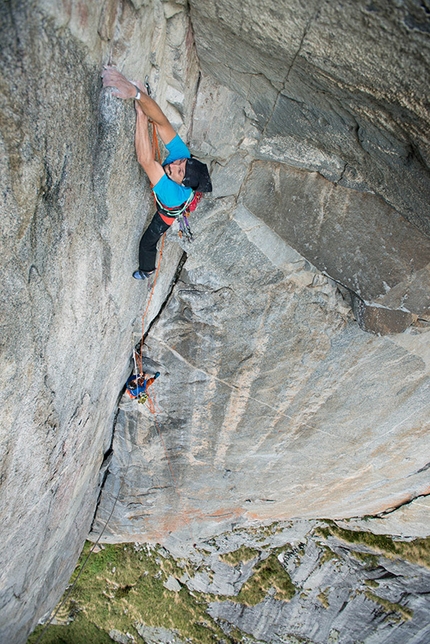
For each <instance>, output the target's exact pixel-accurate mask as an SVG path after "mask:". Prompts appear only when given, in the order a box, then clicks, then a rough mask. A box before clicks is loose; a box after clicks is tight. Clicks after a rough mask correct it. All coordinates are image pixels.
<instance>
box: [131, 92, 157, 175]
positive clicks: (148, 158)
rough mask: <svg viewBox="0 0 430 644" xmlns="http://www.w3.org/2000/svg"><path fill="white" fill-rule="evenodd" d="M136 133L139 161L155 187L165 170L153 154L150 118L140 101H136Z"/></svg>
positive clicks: (135, 140) (135, 139) (135, 142)
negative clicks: (149, 125) (149, 126)
mask: <svg viewBox="0 0 430 644" xmlns="http://www.w3.org/2000/svg"><path fill="white" fill-rule="evenodd" d="M135 107H136V132H135V136H134V144H135V146H136V155H137V160H138V161H139V163H140V165H141V166H142V168H143V169H144V170H145V172H146V174H147V175H148V177H149V180H150V182H151V183H152V185H153V186H155V184H156V183H157V181H159V180H160V179H161V177H162V176H163V175H164V170H163V168H162V166H161V165H160V163H158V161H155V159H154V157H153V153H152V144H151V140H150V138H149V133H148V117H147V115H146V114H145V112H144V111H143V109H142V107H141V105H140V101H139V102H138V101H136V105H135Z"/></svg>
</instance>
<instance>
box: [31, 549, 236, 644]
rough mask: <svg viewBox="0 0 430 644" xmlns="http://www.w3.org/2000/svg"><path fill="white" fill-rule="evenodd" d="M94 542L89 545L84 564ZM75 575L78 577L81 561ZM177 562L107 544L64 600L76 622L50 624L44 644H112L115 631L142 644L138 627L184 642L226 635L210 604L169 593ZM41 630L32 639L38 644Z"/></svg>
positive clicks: (150, 552) (152, 551)
mask: <svg viewBox="0 0 430 644" xmlns="http://www.w3.org/2000/svg"><path fill="white" fill-rule="evenodd" d="M89 548H90V544H86V545H85V548H84V551H83V553H82V556H81V561H82V559H83V558H85V557H86V555H87V552H88V550H89ZM81 561H80V562H79V563H78V567H77V569H76V571H75V573H74V575H73V576H72V579H71V583H73V581H74V579H75V578H76V576H77V571H78V569H79V567H80V563H81ZM183 572H184V571H183V570H181V569H180V568H179V567H178V565H177V563H176V562H175V560H174V559H172V558H170V557H166V556H161V555H160V554H159V553H158V552H157V549H147V548H145V547H144V548H142V549H136V548H135V547H134V546H133V544H127V545H123V544H122V545H107V546H105V548H104V549H103V550H101V551H100V552H98V553H93V554H91V556H90V558H89V559H88V561H87V563H86V565H85V568H84V569H83V572H82V574H81V575H80V577H79V579H78V581H77V583H76V585H75V586H74V588H73V591H72V593H71V594H70V596H69V598H68V599H67V601H66V604H65V609H66V612H67V613H68V614H69V615H71V616H73V618H74V619H73V621H72V622H71V623H70V624H68V625H64V626H49V627H48V628H47V629H46V631H45V633H44V635H43V638H42V640H41V644H58V643H60V642H64V644H78V643H80V642H82V644H89V642H91V644H99V643H100V644H104V643H105V642H111V641H112V640H110V638H109V636H108V633H109V631H110V630H112V629H116V630H118V631H121V632H122V633H126V632H129V633H131V634H132V635H133V636H134V637H135V639H136V641H142V640H141V638H140V636H139V635H138V633H137V630H136V624H139V623H144V624H146V625H147V626H154V627H161V626H162V627H164V628H167V629H171V630H175V631H176V632H177V633H178V636H179V637H180V638H181V639H186V640H187V641H189V642H193V643H196V644H197V643H198V644H206V643H211V644H213V642H216V641H218V640H219V639H221V638H223V639H224V640H225V641H226V642H233V641H240V640H231V639H229V638H228V637H226V636H225V635H224V634H223V633H222V631H221V629H220V628H219V626H218V625H217V624H216V623H215V622H214V621H213V620H212V619H211V617H210V616H209V615H208V614H207V613H206V609H207V605H208V602H207V600H205V599H204V597H203V596H201V595H199V594H198V593H193V595H191V593H190V592H189V591H188V590H187V588H186V587H184V586H183V587H182V589H181V590H180V591H179V592H174V591H170V590H167V589H166V588H165V587H164V585H163V583H164V582H165V581H166V580H167V579H168V577H169V576H170V575H172V576H174V577H178V576H181V575H182V574H183ZM63 612H64V610H63ZM40 631H41V627H38V629H36V631H35V632H34V633H33V635H32V636H31V637H30V639H29V640H28V644H34V643H35V642H36V640H37V638H38V636H39V634H40Z"/></svg>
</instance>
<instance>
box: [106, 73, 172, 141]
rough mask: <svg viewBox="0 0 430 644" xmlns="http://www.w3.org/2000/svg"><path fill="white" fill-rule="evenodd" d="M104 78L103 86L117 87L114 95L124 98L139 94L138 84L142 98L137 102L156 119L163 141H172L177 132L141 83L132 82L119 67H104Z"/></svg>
mask: <svg viewBox="0 0 430 644" xmlns="http://www.w3.org/2000/svg"><path fill="white" fill-rule="evenodd" d="M102 78H103V87H115V88H116V90H115V91H113V92H112V93H113V95H114V96H117V97H118V98H122V99H127V98H135V96H136V94H137V90H136V86H137V87H139V89H140V99H139V100H138V101H136V103H139V105H140V107H141V108H142V110H143V112H144V113H145V114H146V116H147V117H148V118H149V119H151V121H154V123H155V124H156V126H157V130H158V134H159V135H160V138H161V140H162V141H163V143H165V144H166V143H170V141H171V140H172V139H173V138H174V137H175V136H176V132H175V130H174V129H173V127H172V126H171V124H170V121H169V119H168V118H167V116H166V115H165V114H164V112H163V111H162V109H161V108H160V106H159V105H157V103H156V102H155V101H154V100H153V99H152V98H151V97H150V96H148V94H147V93H146V90H145V89H144V88H143V85H142V84H141V83H136V84H134V83H132V82H131V81H129V80H128V79H127V78H126V77H125V76H124V74H121V72H119V71H118V70H117V69H115V68H114V67H108V66H105V68H104V69H103V73H102Z"/></svg>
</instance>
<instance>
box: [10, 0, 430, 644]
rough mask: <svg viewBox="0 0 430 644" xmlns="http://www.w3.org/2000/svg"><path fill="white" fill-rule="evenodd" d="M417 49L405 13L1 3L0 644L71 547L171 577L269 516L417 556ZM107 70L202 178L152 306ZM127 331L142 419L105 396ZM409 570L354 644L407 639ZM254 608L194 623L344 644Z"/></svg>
mask: <svg viewBox="0 0 430 644" xmlns="http://www.w3.org/2000/svg"><path fill="white" fill-rule="evenodd" d="M429 34H430V7H429V6H428V3H426V2H419V1H418V0H404V1H401V0H398V1H396V2H389V1H388V0H375V1H373V2H367V1H364V0H360V1H358V2H357V1H353V0H347V1H345V2H336V1H330V2H329V1H323V0H309V1H308V2H307V3H302V2H298V0H281V1H279V0H276V1H275V0H242V1H241V2H236V1H233V0H208V1H207V2H204V3H201V2H200V3H198V2H196V1H195V0H191V1H190V3H189V4H188V3H187V2H186V0H181V1H179V0H178V2H173V1H172V2H163V1H161V0H147V1H145V2H143V1H142V0H105V1H104V2H103V3H90V2H88V3H85V2H78V1H77V0H76V1H75V0H71V1H70V2H67V3H66V2H63V3H60V2H55V1H52V0H35V1H34V2H32V3H26V2H21V1H19V0H7V1H5V2H2V3H0V43H1V45H0V81H1V82H0V181H1V192H0V199H1V203H2V217H1V226H2V236H1V244H2V247H1V257H2V268H1V271H2V272H1V294H2V307H1V324H2V333H1V341H2V352H1V370H0V373H1V380H2V388H1V406H0V409H1V412H0V413H1V423H0V447H1V451H0V454H1V472H0V494H1V503H0V513H1V514H0V517H1V524H2V543H1V550H0V607H1V611H0V614H1V617H0V641H1V642H8V643H10V644H21V643H23V642H25V641H26V638H27V635H28V633H29V632H30V631H31V630H32V629H33V628H34V627H35V625H36V623H37V621H38V620H39V619H40V618H42V617H43V616H44V615H45V614H47V613H48V612H49V611H50V610H51V609H52V608H53V607H54V606H55V604H56V602H57V600H58V598H59V597H60V595H61V594H62V592H63V590H64V588H65V587H66V584H67V582H68V579H69V577H70V574H71V572H72V570H73V568H74V566H75V564H76V561H77V558H78V555H79V552H80V551H81V549H82V545H83V543H84V540H85V538H86V537H87V536H88V533H89V532H90V537H91V539H94V540H95V539H97V538H98V537H99V536H100V534H101V532H102V531H103V535H102V541H107V542H115V543H118V542H123V541H140V542H152V543H155V542H158V543H161V544H163V546H164V548H167V549H168V550H170V552H171V553H173V554H174V555H175V556H179V555H180V556H186V555H187V553H188V552H189V551H190V549H191V548H192V546H193V544H198V543H199V542H200V541H202V540H206V541H208V540H210V539H212V538H215V537H216V535H220V534H221V533H224V534H227V535H228V534H230V533H231V532H232V530H233V529H236V530H237V529H240V530H242V529H243V530H246V529H248V528H252V526H259V525H260V524H261V523H262V522H264V524H265V525H268V524H270V523H271V522H273V521H285V522H288V521H290V520H292V519H298V520H300V521H301V522H303V523H302V524H301V525H303V526H305V527H303V528H301V530H302V533H303V535H306V534H307V533H308V532H309V531H310V530H311V528H312V526H313V525H314V523H312V521H313V520H315V519H318V518H322V517H324V518H329V519H333V520H336V521H338V522H342V521H346V520H349V521H348V523H347V524H344V523H342V525H348V526H349V527H351V526H352V527H353V528H356V529H359V530H363V529H365V530H371V531H373V532H375V533H378V534H379V533H388V534H393V535H397V536H399V537H402V538H412V537H425V536H427V535H429V534H430V523H429V520H428V505H429V504H428V499H427V498H425V497H426V495H428V494H429V493H430V479H429V471H430V469H429V462H430V455H429V452H430V450H429V439H428V430H429V411H430V396H429V393H430V378H429V371H430V343H429V339H430V336H429V333H430V327H429V325H430V264H429V262H430V206H429V204H430V176H429V163H430V140H429V138H430V123H429V121H430V112H429V103H428V87H429V86H430V78H429V69H430V38H429ZM108 62H111V63H113V64H115V65H117V66H118V67H119V68H120V69H121V70H123V71H124V73H126V74H127V75H128V76H129V77H130V78H133V79H138V78H140V79H144V78H145V76H148V78H149V82H150V84H151V86H152V89H153V91H154V93H155V97H156V98H157V100H158V101H159V103H160V104H161V106H162V107H163V109H164V110H165V111H166V113H167V115H168V117H169V118H170V120H171V121H172V123H173V125H174V126H175V128H176V129H177V130H178V131H179V132H180V134H181V136H182V137H183V138H184V140H186V141H187V142H188V143H189V145H190V148H191V151H192V153H193V154H194V155H195V156H197V157H198V158H200V159H202V160H206V162H207V163H208V164H209V165H210V167H211V172H212V177H213V185H214V191H213V193H212V195H210V196H209V197H205V199H204V200H203V201H202V203H201V205H200V206H199V209H198V210H197V212H196V213H195V214H193V216H192V220H191V224H192V228H193V232H194V235H195V241H194V242H193V243H192V244H188V245H187V244H186V243H185V242H182V241H180V240H179V238H178V235H177V230H176V229H175V226H174V227H173V228H172V229H171V230H170V231H169V233H168V234H167V240H166V245H165V248H164V252H163V258H162V262H161V267H160V275H159V277H158V279H157V282H156V285H155V289H154V293H153V296H152V298H151V299H150V300H149V292H148V284H141V283H138V282H136V281H135V280H133V279H132V278H131V275H132V272H133V270H135V268H136V261H137V249H138V243H139V238H140V235H141V232H142V229H143V228H144V227H145V225H146V224H147V223H148V221H149V220H150V217H151V216H152V213H153V201H152V196H151V190H150V186H149V183H148V181H147V179H146V177H145V175H144V173H143V172H142V171H141V170H140V168H139V166H138V163H137V160H136V156H135V152H134V120H135V116H134V108H133V104H132V102H131V101H128V102H121V101H119V100H117V99H116V98H114V97H113V96H112V95H111V93H110V90H102V88H101V81H100V71H101V69H102V65H103V64H106V63H108ZM148 302H149V309H148V310H147V311H146V309H147V305H148ZM145 311H146V313H145V319H144V326H145V331H148V330H149V332H148V335H147V338H146V346H145V352H146V353H147V354H148V355H149V356H150V357H151V358H153V359H154V360H156V361H158V362H159V363H160V364H161V365H162V368H161V370H160V371H161V377H160V378H159V379H158V380H157V382H156V383H155V384H154V386H153V388H152V391H153V394H154V397H155V401H154V403H155V405H154V406H155V414H154V413H152V412H151V410H150V409H149V407H148V406H145V405H138V404H137V403H135V402H132V401H130V399H128V398H127V397H125V396H124V395H123V391H124V383H125V381H126V379H127V377H128V375H129V373H130V371H131V354H132V349H133V347H134V346H135V344H136V343H137V342H138V341H139V340H140V337H141V334H142V315H143V314H144V312H145ZM364 517H368V520H366V521H364V520H363V518H364ZM108 519H109V520H108ZM107 520H108V523H107V525H106V521H107ZM285 525H290V524H285ZM291 525H293V524H291ZM306 526H307V527H306ZM228 538H231V537H226V539H228ZM303 538H304V537H303ZM275 545H276V544H275ZM336 547H338V546H336ZM339 547H340V546H339ZM312 548H317V545H314V546H312ZM312 548H311V549H310V550H309V552H310V554H309V557H310V560H311V559H312V552H311V550H312ZM310 560H309V561H310ZM278 561H279V563H280V565H283V566H284V568H285V570H288V571H289V572H290V573H291V571H292V570H293V568H294V575H295V579H296V580H299V579H300V576H301V575H302V577H303V578H305V576H307V575H311V574H315V575H318V574H319V572H318V566H316V564H315V562H316V558H315V557H314V559H312V562H313V563H312V565H310V564H309V566H308V567H307V569H306V570H303V572H302V573H300V571H299V568H297V567H295V565H294V566H293V564H292V559H289V560H288V561H287V559H285V561H284V559H282V561H281V559H278ZM314 564H315V566H314ZM399 566H400V564H399ZM412 568H413V566H412ZM412 568H411V567H409V568H408V567H404V568H401V566H400V568H399V569H398V570H400V572H399V573H398V571H397V569H396V570H394V571H392V574H393V575H394V576H396V575H397V574H401V575H402V576H403V577H404V578H405V579H412V578H414V579H415V577H414V574H415V573H416V583H415V582H414V583H415V586H414V593H415V595H414V597H415V599H414V600H413V602H412V603H413V607H412V604H410V606H409V608H410V609H411V610H409V609H408V608H407V605H406V604H407V602H406V603H404V605H405V606H406V608H405V611H406V612H404V613H401V611H400V614H401V616H402V615H403V617H404V619H403V621H402V620H400V621H397V622H393V623H392V624H390V630H389V632H388V631H387V628H386V624H385V622H384V619H383V617H381V613H380V612H379V613H378V612H377V611H376V612H375V611H374V610H373V609H370V608H369V606H370V604H366V606H365V609H364V610H363V605H364V604H365V600H363V601H361V600H360V601H361V603H360V602H355V603H354V604H353V606H352V605H351V607H350V609H348V611H349V612H348V615H349V616H350V619H351V620H353V619H355V620H357V621H359V620H364V622H363V623H365V624H366V627H365V628H364V627H363V629H364V630H363V631H362V632H363V633H364V634H363V638H364V639H363V641H365V642H366V643H369V644H370V643H372V644H373V643H378V642H388V641H393V642H394V641H395V642H397V641H398V642H399V643H400V642H415V643H416V644H421V642H423V643H424V642H426V641H428V640H429V638H430V627H428V626H427V625H426V624H425V618H424V617H423V616H422V615H423V614H424V615H425V612H424V613H422V611H424V609H425V606H426V605H425V604H424V603H422V602H424V600H422V602H421V600H420V599H419V596H420V594H423V593H426V592H427V593H428V575H427V576H426V574H424V573H421V572H420V573H418V572H416V571H415V573H414V570H412ZM396 571H397V572H396ZM330 574H331V573H330ZM339 574H341V571H340V572H339ZM345 574H346V573H345ZM333 575H335V571H333ZM219 583H220V584H221V586H222V583H221V581H220V582H219ZM226 583H227V582H226ZM294 583H296V581H295V582H294ZM297 583H298V582H297ZM338 583H339V582H338V581H336V579H335V578H334V577H333V580H332V581H330V582H329V585H330V586H331V587H333V588H336V587H337V586H336V584H338ZM405 584H406V586H407V587H408V588H409V586H408V584H409V582H405ZM426 584H427V585H426ZM412 585H413V583H412V581H411V582H410V586H411V587H412ZM221 586H220V587H221ZM406 586H404V587H405V588H406ZM314 587H316V586H314ZM396 588H397V586H396ZM401 588H402V585H401V584H400V585H399V586H398V591H394V590H392V588H391V591H390V592H388V590H387V602H388V600H389V601H390V602H392V603H393V602H394V603H395V605H396V606H398V605H400V604H401V600H402V592H403V591H402V590H401ZM267 592H268V596H267V597H266V599H265V600H264V601H262V602H261V603H260V604H258V606H257V607H254V608H252V609H249V610H248V611H247V613H246V615H245V614H244V613H243V611H242V609H241V608H240V605H239V604H234V603H233V604H232V605H230V604H229V603H225V604H219V605H216V606H212V608H211V611H212V613H211V614H212V617H214V618H216V619H219V620H227V621H229V623H231V624H233V626H234V625H236V626H237V627H238V628H241V629H243V631H244V632H249V633H250V634H253V636H254V637H258V641H264V642H285V641H288V642H290V641H291V642H296V641H300V640H296V639H291V640H290V639H285V637H287V635H285V634H286V633H292V634H293V635H294V637H295V636H296V635H297V637H298V638H299V637H302V636H303V637H306V638H308V639H307V640H306V641H309V642H318V643H319V642H321V643H323V642H327V641H333V642H335V641H338V642H342V643H345V644H346V643H349V642H351V643H352V642H355V641H356V640H355V639H351V638H353V637H356V633H357V632H358V631H356V630H354V628H351V629H347V633H346V630H345V633H346V634H343V632H342V628H341V629H340V631H338V630H336V629H332V628H331V624H332V621H333V619H334V617H333V614H334V612H333V611H332V612H331V611H330V610H329V609H330V606H331V601H332V600H331V597H333V606H336V610H335V612H336V615H338V614H339V613H340V612H342V611H343V610H344V609H343V604H342V606H341V607H340V608H339V594H336V592H334V593H332V594H330V593H329V592H327V593H326V595H324V597H323V598H322V599H321V598H319V602H320V604H322V605H323V606H324V607H325V610H324V613H323V614H322V613H321V611H319V614H318V620H319V621H321V620H326V621H325V622H324V627H321V628H320V629H319V630H318V629H315V630H312V627H311V625H309V623H308V626H309V628H307V629H305V630H304V631H300V630H298V628H299V627H298V626H297V625H298V624H299V622H300V619H301V618H300V612H297V611H295V610H293V609H291V608H285V606H281V605H280V602H277V601H275V599H274V598H273V597H274V596H273V593H272V594H270V593H271V590H270V589H268V591H267ZM339 592H340V591H339ZM407 592H409V590H408V591H407ZM390 593H391V594H390ZM396 593H397V595H396ZM335 595H336V599H334V597H335ZM342 597H343V595H342ZM417 597H418V599H417ZM302 599H303V603H302V604H301V608H300V610H301V611H306V610H310V609H309V606H310V604H306V602H305V601H304V598H302V597H301V600H302ZM367 599H369V597H367ZM323 600H324V601H323ZM342 601H343V600H342ZM345 601H346V602H348V601H349V600H348V599H345ZM411 601H412V600H411ZM363 602H364V603H363ZM399 602H400V604H399ZM414 602H415V603H414ZM420 602H421V603H420ZM326 604H327V606H328V609H327V610H326V608H327V606H326ZM372 606H373V604H372ZM258 607H260V608H258ZM386 607H387V605H386V606H385V608H386ZM412 609H413V610H416V611H417V612H416V615H418V614H419V619H418V618H416V619H415V620H414V617H413V610H412ZM396 610H400V609H396ZM402 610H403V609H402ZM427 610H428V609H427ZM420 611H421V612H420ZM274 613H276V615H277V617H276V619H275V618H274ZM345 614H346V613H345ZM262 615H265V617H264V619H263V618H262ZM405 615H406V617H405ZM406 618H407V621H408V625H407V628H406V627H405V630H401V629H402V628H403V626H404V624H405V623H406ZM304 621H306V620H304ZM247 624H248V626H247ZM256 624H267V630H266V631H264V628H262V627H261V628H260V626H259V627H258V628H257V627H256V626H255V625H256ZM247 628H248V630H247ZM333 633H337V634H336V635H334V634H333ZM348 633H349V634H348ZM351 633H355V634H354V635H351ZM387 633H388V634H387ZM393 633H397V635H396V636H395V637H396V638H397V639H392V640H389V639H386V638H387V637H392V636H393ZM293 635H292V636H291V637H293ZM288 637H289V636H288ZM329 637H330V638H331V639H327V638H329ZM282 638H284V639H282ZM333 638H334V639H333ZM336 638H337V639H336ZM348 638H349V639H348ZM243 641H246V640H243Z"/></svg>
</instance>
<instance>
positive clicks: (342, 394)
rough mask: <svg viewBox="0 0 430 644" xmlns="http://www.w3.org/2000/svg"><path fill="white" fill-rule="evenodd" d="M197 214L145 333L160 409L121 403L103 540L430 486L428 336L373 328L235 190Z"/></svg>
mask: <svg viewBox="0 0 430 644" xmlns="http://www.w3.org/2000/svg"><path fill="white" fill-rule="evenodd" d="M193 223H194V227H195V235H196V240H195V241H194V242H193V244H192V245H191V246H190V247H189V248H188V257H187V261H186V263H185V265H184V267H183V270H182V273H181V275H180V277H179V280H178V282H177V283H176V285H175V288H174V290H173V293H172V295H171V297H170V298H169V300H168V302H167V304H166V306H165V307H164V309H163V311H162V313H161V314H160V316H159V317H158V318H157V320H156V321H155V322H154V324H153V326H152V328H151V333H150V335H149V337H148V339H147V345H146V349H147V351H148V352H149V354H150V355H151V356H152V357H153V358H155V359H156V360H157V361H158V362H159V363H161V364H162V365H163V368H162V370H161V371H162V377H161V378H159V379H158V380H157V382H156V384H154V385H153V392H154V396H155V400H156V402H155V413H152V412H151V410H150V409H149V408H148V407H147V406H142V405H138V404H137V403H136V402H132V401H130V400H129V399H128V397H127V396H125V397H124V398H123V401H122V402H121V404H120V412H119V416H118V419H117V425H116V429H115V436H114V443H113V459H112V463H111V465H110V468H109V474H108V476H107V480H106V483H105V486H104V489H103V493H102V497H101V502H100V505H99V509H98V514H97V522H96V525H95V526H93V530H94V533H95V534H97V533H99V532H100V529H101V527H102V526H103V525H104V523H105V521H106V519H107V517H108V516H109V514H110V512H111V510H112V506H113V502H114V500H116V505H115V507H114V510H113V514H112V516H111V518H110V520H109V523H108V525H107V527H106V530H105V532H104V535H103V539H105V540H108V541H111V540H112V541H118V540H120V539H126V540H130V541H131V540H139V539H141V538H145V539H149V540H151V541H160V540H161V541H163V542H166V543H168V544H171V543H172V542H175V541H176V540H178V539H179V540H185V541H193V540H195V539H196V537H197V535H199V536H201V537H206V536H208V535H212V534H214V533H216V532H217V531H219V530H221V529H223V530H226V529H230V528H231V527H232V526H234V525H242V524H244V525H246V524H247V523H248V522H249V521H251V520H257V519H258V520H261V521H263V520H276V519H288V518H292V517H296V516H301V517H307V518H314V517H318V516H324V517H332V518H339V517H360V516H363V515H379V514H381V513H383V512H385V511H387V510H388V509H393V508H396V507H398V506H401V505H403V504H404V503H405V502H406V501H410V500H412V499H413V498H415V497H418V496H422V495H425V494H428V492H429V481H428V471H427V468H426V466H427V459H426V455H425V454H426V446H427V444H428V439H427V437H426V432H427V431H428V418H429V390H430V378H429V362H428V332H427V331H425V330H422V329H419V328H413V329H411V330H410V332H409V333H407V334H403V335H395V336H385V337H376V336H372V335H370V334H367V333H365V332H363V331H362V330H361V329H360V328H359V327H358V325H357V324H356V322H355V321H354V319H353V317H352V313H351V310H350V309H349V307H348V306H347V304H346V303H345V301H344V300H343V298H342V296H341V294H340V292H339V291H338V289H337V287H336V284H335V283H333V282H332V281H330V280H329V279H328V278H327V277H325V276H324V275H322V274H321V273H320V272H318V271H317V270H316V269H315V268H314V267H313V266H312V265H311V264H309V263H308V262H307V261H306V260H304V259H303V257H301V256H300V255H299V254H298V253H297V252H296V251H294V250H293V249H292V248H291V247H290V246H288V245H287V244H285V242H283V241H282V239H281V238H280V237H279V236H278V235H276V234H275V233H273V232H272V231H271V230H270V228H269V227H267V226H266V225H265V224H264V223H263V222H262V221H261V220H260V219H257V218H256V217H255V216H254V215H252V214H251V213H250V212H249V211H247V210H246V209H245V207H244V206H243V205H239V206H235V205H234V204H232V202H231V200H230V199H229V198H226V199H219V200H215V201H210V200H206V201H205V203H204V207H203V210H202V211H201V213H200V215H198V216H196V217H195V218H193ZM405 529H409V530H411V531H412V532H411V534H413V533H414V529H413V527H412V526H409V527H408V528H406V527H405Z"/></svg>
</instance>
